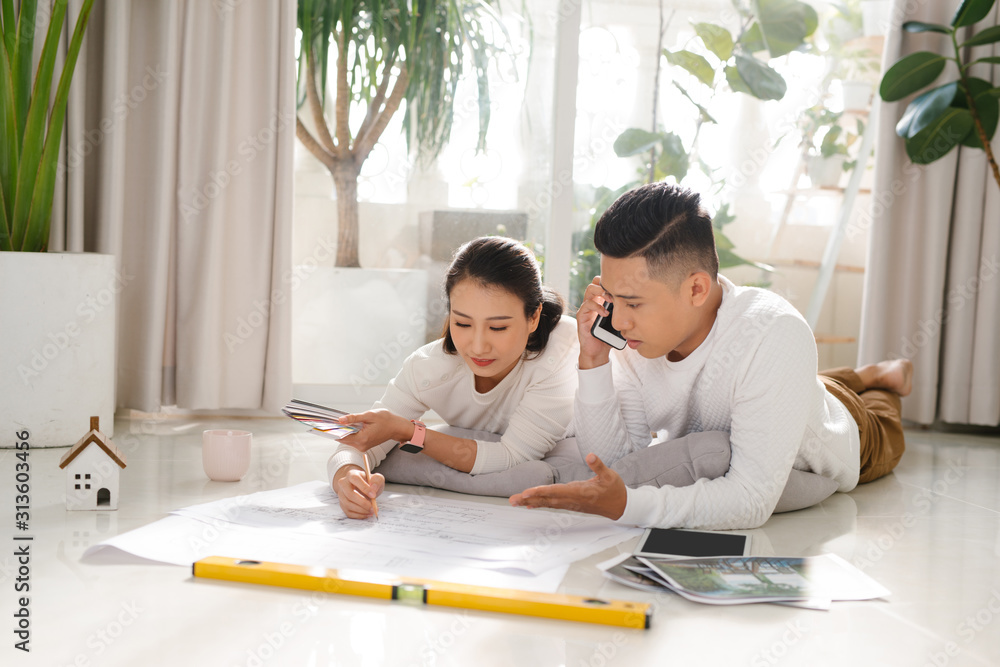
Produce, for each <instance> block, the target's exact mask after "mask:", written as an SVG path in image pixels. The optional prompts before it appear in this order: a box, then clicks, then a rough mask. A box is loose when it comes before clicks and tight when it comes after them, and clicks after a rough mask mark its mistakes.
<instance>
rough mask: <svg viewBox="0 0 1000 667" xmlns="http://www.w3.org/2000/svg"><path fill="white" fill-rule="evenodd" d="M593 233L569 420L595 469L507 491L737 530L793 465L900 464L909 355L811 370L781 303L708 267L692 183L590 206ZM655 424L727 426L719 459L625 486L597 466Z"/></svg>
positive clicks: (761, 514) (670, 429) (637, 449)
mask: <svg viewBox="0 0 1000 667" xmlns="http://www.w3.org/2000/svg"><path fill="white" fill-rule="evenodd" d="M594 245H595V246H596V247H597V249H598V251H600V252H601V275H600V276H598V277H596V278H595V279H594V281H593V283H592V284H591V285H589V286H588V288H587V292H586V295H585V300H584V303H583V305H582V306H581V307H580V310H579V311H578V312H577V326H578V335H579V337H580V357H579V376H580V386H579V390H578V392H577V395H576V400H575V405H574V410H575V413H574V426H575V432H576V436H577V441H578V443H579V446H580V450H581V452H589V454H588V455H587V457H586V459H587V464H588V465H589V466H590V468H591V470H592V471H593V472H594V473H595V477H593V478H591V479H589V480H587V481H579V482H571V483H569V484H555V485H548V486H541V487H534V488H531V489H528V490H526V491H524V492H523V493H520V494H516V495H514V496H512V497H511V499H510V502H511V504H512V505H516V506H524V507H554V508H564V509H573V510H577V511H582V512H588V513H591V514H599V515H602V516H606V517H609V518H611V519H615V520H618V521H620V522H622V523H628V524H634V525H640V526H651V527H660V528H667V527H690V528H708V529H738V528H743V529H746V528H753V527H756V526H759V525H761V524H763V523H764V522H765V521H766V520H767V519H768V517H769V516H770V515H771V513H772V512H773V511H774V509H775V507H776V506H777V505H778V502H779V499H780V498H781V497H782V493H783V492H785V490H786V486H788V485H789V484H790V478H791V480H792V481H796V480H801V479H803V478H806V477H807V478H808V479H815V480H819V481H820V482H826V483H827V484H828V485H829V489H830V491H829V492H832V491H833V490H836V491H842V492H844V491H850V490H851V489H853V488H854V487H855V486H856V485H857V484H858V483H859V482H868V481H872V480H874V479H877V478H879V477H881V476H883V475H885V474H887V473H889V472H890V471H891V470H892V469H893V468H894V467H895V465H896V463H898V461H899V459H900V457H901V456H902V454H903V450H904V447H905V444H904V441H903V433H902V426H901V423H900V402H899V397H900V396H906V395H907V394H908V393H909V392H910V388H911V378H912V372H913V368H912V365H911V364H910V362H909V361H907V360H905V359H901V360H896V361H891V362H890V361H887V362H881V363H879V364H873V365H870V366H865V367H863V368H859V369H853V370H852V369H847V368H843V369H836V370H833V371H829V372H824V373H821V374H819V375H817V373H816V367H817V361H816V358H817V354H816V343H815V339H814V337H813V334H812V332H811V331H810V330H809V326H808V325H807V324H806V322H805V320H804V319H803V318H802V316H801V315H800V314H799V313H798V312H797V311H796V310H795V309H794V308H793V307H792V306H791V304H789V303H788V302H787V301H785V300H784V299H782V298H781V297H780V296H778V295H776V294H774V293H772V292H769V291H767V290H762V289H756V288H749V287H737V286H735V285H733V283H731V282H730V281H728V280H727V279H726V278H724V277H722V276H719V275H718V266H719V262H718V254H717V252H716V248H715V238H714V235H713V232H712V224H711V220H710V219H709V217H708V215H707V214H706V213H705V212H704V210H702V209H701V207H700V200H699V197H698V195H697V194H695V193H693V192H691V191H689V190H686V189H683V188H680V187H677V186H673V185H668V184H665V183H653V184H650V185H645V186H642V187H639V188H636V189H634V190H632V191H630V192H627V193H625V194H624V195H622V196H621V197H620V198H619V199H618V200H617V201H616V202H615V203H614V204H612V206H611V207H610V208H608V210H607V211H606V212H605V213H604V215H603V216H601V219H600V220H599V221H598V223H597V225H596V227H595V231H594ZM605 304H613V306H614V308H613V313H612V314H611V319H612V324H613V325H614V327H615V328H616V329H618V330H619V331H621V334H622V336H623V337H624V338H625V339H626V340H627V342H628V344H627V348H626V349H624V350H622V351H621V352H618V351H616V352H615V353H613V354H612V353H611V348H610V347H609V346H608V345H606V344H605V343H603V342H601V341H600V340H597V339H596V338H594V337H593V335H592V334H591V333H590V330H591V327H592V325H593V322H594V320H595V319H596V318H597V316H598V315H601V316H607V315H608V310H607V308H606V307H605ZM664 431H665V432H666V438H667V441H666V442H664V443H662V444H657V445H656V447H670V446H671V441H673V440H676V439H678V438H682V437H685V436H689V434H694V433H701V432H709V431H715V432H722V433H726V434H728V438H729V444H730V450H731V458H730V465H729V470H728V471H727V472H726V474H725V475H724V476H722V477H719V478H716V479H698V480H697V481H695V483H694V484H692V485H690V486H684V487H674V486H662V487H659V486H657V485H656V484H655V483H651V484H650V485H647V486H640V487H637V488H627V487H626V486H625V484H624V482H623V481H622V479H621V477H620V476H619V475H618V474H617V473H616V472H615V471H614V470H612V469H610V468H608V467H607V466H606V465H605V463H604V461H607V462H608V463H615V462H619V461H621V460H624V459H627V458H629V457H635V456H642V455H644V452H643V450H645V449H646V448H647V447H649V445H650V444H651V442H652V441H653V434H654V433H662V432H664ZM647 453H648V452H647ZM602 459H603V460H602ZM650 460H651V461H655V459H650ZM819 478H822V479H819ZM829 492H827V493H826V495H829Z"/></svg>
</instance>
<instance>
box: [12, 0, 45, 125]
mask: <svg viewBox="0 0 1000 667" xmlns="http://www.w3.org/2000/svg"><path fill="white" fill-rule="evenodd" d="M37 8H38V0H24V2H22V3H21V8H20V10H19V12H18V17H17V42H15V46H14V56H13V57H12V58H11V59H10V64H11V71H12V72H13V74H14V111H15V113H16V114H17V136H18V139H20V138H21V137H22V136H23V135H24V122H25V119H26V118H27V117H28V103H29V101H30V100H31V65H32V59H31V58H32V52H33V49H34V45H35V21H36V16H35V10H36V9H37Z"/></svg>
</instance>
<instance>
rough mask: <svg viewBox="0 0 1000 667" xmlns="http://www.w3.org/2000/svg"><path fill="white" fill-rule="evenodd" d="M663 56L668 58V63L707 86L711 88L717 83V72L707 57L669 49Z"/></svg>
mask: <svg viewBox="0 0 1000 667" xmlns="http://www.w3.org/2000/svg"><path fill="white" fill-rule="evenodd" d="M663 55H664V56H666V58H667V62H669V63H670V64H671V65H677V66H678V67H682V68H683V69H685V70H687V71H688V72H690V73H691V74H693V75H694V76H695V78H697V79H698V80H699V81H701V82H702V83H703V84H705V85H706V86H708V87H711V86H712V84H713V83H714V82H715V70H713V69H712V65H711V64H710V63H709V62H708V61H707V60H705V56H700V55H698V54H697V53H692V52H690V51H685V50H680V51H668V50H667V49H663Z"/></svg>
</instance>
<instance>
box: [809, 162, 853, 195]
mask: <svg viewBox="0 0 1000 667" xmlns="http://www.w3.org/2000/svg"><path fill="white" fill-rule="evenodd" d="M845 162H847V157H845V156H843V155H833V156H831V157H823V156H821V155H813V156H810V158H809V162H808V164H807V170H808V173H809V181H810V182H811V183H812V184H813V187H814V188H833V187H836V186H837V185H838V184H839V183H840V176H841V174H843V173H844V163H845Z"/></svg>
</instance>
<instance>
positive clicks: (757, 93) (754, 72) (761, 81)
mask: <svg viewBox="0 0 1000 667" xmlns="http://www.w3.org/2000/svg"><path fill="white" fill-rule="evenodd" d="M736 69H737V70H738V71H739V73H740V77H741V78H742V79H743V81H745V82H746V84H747V87H748V88H749V89H750V94H751V95H753V96H754V97H756V98H758V99H761V100H780V99H781V98H782V97H784V96H785V91H786V90H787V84H786V83H785V80H784V79H783V78H782V77H781V75H780V74H778V73H777V72H776V71H774V70H773V69H771V68H770V67H769V66H768V65H767V64H765V63H762V62H761V61H759V60H757V59H756V58H754V57H752V56H744V55H741V54H736Z"/></svg>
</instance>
